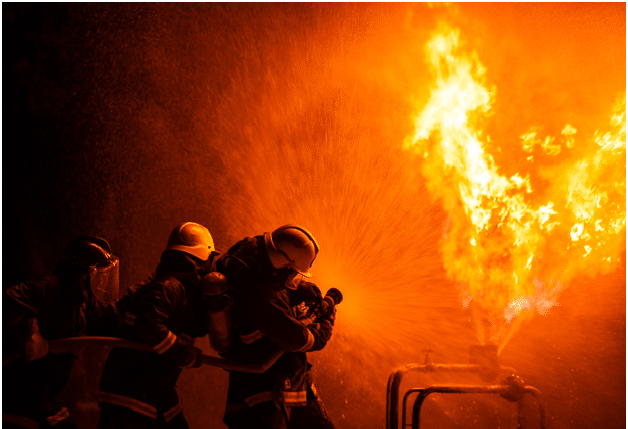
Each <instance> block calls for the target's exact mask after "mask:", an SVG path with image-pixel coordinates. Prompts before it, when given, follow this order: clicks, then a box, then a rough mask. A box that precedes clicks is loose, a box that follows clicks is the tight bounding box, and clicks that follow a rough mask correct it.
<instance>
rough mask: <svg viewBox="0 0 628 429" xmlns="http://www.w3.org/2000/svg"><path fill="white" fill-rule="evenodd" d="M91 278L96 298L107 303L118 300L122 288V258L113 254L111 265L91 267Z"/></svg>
mask: <svg viewBox="0 0 628 429" xmlns="http://www.w3.org/2000/svg"><path fill="white" fill-rule="evenodd" d="M89 280H90V286H91V289H92V293H93V294H94V296H96V298H98V299H99V300H100V301H102V302H105V303H114V302H116V301H117V300H118V291H119V288H120V283H119V282H120V259H118V257H117V256H113V255H111V263H110V264H109V265H107V266H104V267H98V266H92V267H90V269H89Z"/></svg>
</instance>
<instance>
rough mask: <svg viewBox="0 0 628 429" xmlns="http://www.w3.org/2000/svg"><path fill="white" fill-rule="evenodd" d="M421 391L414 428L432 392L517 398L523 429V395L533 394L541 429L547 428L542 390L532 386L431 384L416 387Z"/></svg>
mask: <svg viewBox="0 0 628 429" xmlns="http://www.w3.org/2000/svg"><path fill="white" fill-rule="evenodd" d="M514 389H517V393H518V395H517V398H513V397H512V395H513V390H514ZM416 391H418V392H419V395H418V396H417V398H416V400H415V401H414V406H413V407H412V429H418V428H419V425H420V412H421V405H423V402H424V401H425V399H426V398H427V396H428V395H430V394H432V393H492V394H499V395H501V396H502V397H504V398H505V399H507V400H512V399H515V400H516V401H517V402H518V403H519V404H518V408H517V412H518V418H517V427H518V428H519V429H523V426H522V420H521V418H520V416H521V397H522V396H523V395H524V394H529V395H532V396H534V397H535V398H536V400H537V403H538V405H539V416H540V425H541V429H545V410H544V409H543V405H542V403H541V400H540V393H541V392H540V391H539V390H538V389H536V388H534V387H531V386H523V387H521V388H519V387H518V386H517V387H515V386H514V385H513V384H507V385H497V386H430V387H426V388H423V389H416Z"/></svg>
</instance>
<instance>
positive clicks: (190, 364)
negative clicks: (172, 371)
mask: <svg viewBox="0 0 628 429" xmlns="http://www.w3.org/2000/svg"><path fill="white" fill-rule="evenodd" d="M201 354H203V352H202V350H201V349H199V348H198V347H194V346H190V348H189V349H188V354H187V357H186V358H185V359H184V360H183V361H182V362H181V365H180V366H181V368H198V367H199V366H201V365H202V364H203V361H202V360H201Z"/></svg>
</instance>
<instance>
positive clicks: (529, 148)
mask: <svg viewBox="0 0 628 429" xmlns="http://www.w3.org/2000/svg"><path fill="white" fill-rule="evenodd" d="M426 50H427V56H428V62H429V64H430V68H431V70H432V72H433V75H434V77H435V83H434V86H433V88H432V92H431V98H430V100H429V101H428V103H427V105H425V106H424V107H423V108H422V109H421V110H420V111H419V112H418V113H417V114H416V117H415V127H416V128H415V133H414V135H413V136H408V138H407V139H406V142H405V147H406V148H408V149H412V150H414V151H417V153H418V154H420V155H421V156H422V158H423V159H422V173H423V175H424V177H425V178H426V181H427V185H428V188H429V189H430V192H431V193H432V195H433V196H434V197H435V198H437V199H439V200H441V201H442V203H443V205H444V208H445V210H446V211H447V212H448V213H449V220H448V222H447V228H448V229H447V230H446V231H445V234H443V239H442V242H441V252H442V257H443V261H444V266H445V268H446V270H447V273H448V275H449V276H450V277H451V278H453V279H455V280H456V281H458V282H460V283H461V284H462V285H463V305H464V306H468V305H469V302H471V301H473V302H475V303H476V304H477V305H479V306H480V307H481V308H482V309H483V310H484V311H486V312H487V313H488V314H489V315H490V316H489V317H490V318H491V320H492V323H493V327H494V329H493V332H492V334H491V336H490V340H491V341H493V342H499V341H502V344H503V342H504V341H505V340H507V338H509V336H510V335H511V334H508V332H507V330H506V329H505V327H504V326H505V325H506V324H512V322H513V320H516V319H521V316H522V315H523V314H528V315H529V314H531V313H532V311H533V310H534V309H536V311H537V312H538V313H540V314H543V315H545V314H547V312H548V311H549V310H550V309H551V308H552V307H553V306H554V305H557V297H558V295H559V293H560V291H561V290H563V289H564V288H565V287H566V285H567V284H568V282H569V281H570V280H572V279H573V278H574V277H575V276H576V275H583V274H586V275H591V276H592V275H595V274H598V273H605V272H609V271H611V270H613V269H615V268H616V267H617V263H618V262H619V260H620V259H619V258H620V254H621V253H622V251H624V250H625V239H624V234H623V233H622V232H623V231H625V227H626V204H625V200H626V193H625V189H626V183H625V175H626V166H625V152H626V113H625V111H626V97H625V94H623V96H621V97H620V98H619V99H618V102H617V105H616V106H615V108H614V111H613V115H612V118H611V121H610V130H609V131H607V132H605V133H602V132H600V131H598V132H597V133H596V134H595V136H594V139H593V140H594V141H592V142H591V141H590V142H581V141H579V140H578V132H577V129H576V128H575V127H574V126H572V125H570V124H566V125H565V126H564V128H563V130H562V132H561V135H560V136H559V137H558V138H557V137H553V136H542V135H541V128H539V127H537V126H532V127H530V128H529V131H528V132H526V133H524V134H523V135H521V136H520V141H521V145H520V147H517V148H511V149H509V150H513V151H518V153H517V156H521V157H522V159H526V168H525V169H524V171H518V172H516V173H515V174H512V175H510V176H506V175H504V174H502V173H501V171H502V170H503V169H500V166H499V165H497V164H496V162H495V158H494V157H493V155H491V153H492V151H496V150H497V147H498V146H497V145H496V144H495V143H494V142H493V141H492V140H491V138H490V136H488V135H486V134H485V133H484V132H483V130H482V125H483V122H486V120H487V119H488V118H489V116H490V113H491V106H492V104H493V102H494V100H495V98H496V89H495V88H494V87H490V86H488V85H487V83H486V69H485V67H484V66H483V65H482V64H481V62H480V60H479V58H478V56H477V54H476V53H475V52H471V53H466V52H464V50H463V44H462V42H461V40H460V37H459V32H458V31H457V30H453V29H449V28H445V29H443V31H441V32H440V34H437V35H436V36H435V37H433V38H432V39H431V40H430V41H429V42H428V43H427V45H426ZM518 323H520V321H519V322H518ZM512 325H513V326H514V325H517V323H515V324H512ZM499 326H501V328H500V327H499ZM511 330H512V329H511ZM480 336H481V337H482V335H481V334H480ZM502 347H503V346H502Z"/></svg>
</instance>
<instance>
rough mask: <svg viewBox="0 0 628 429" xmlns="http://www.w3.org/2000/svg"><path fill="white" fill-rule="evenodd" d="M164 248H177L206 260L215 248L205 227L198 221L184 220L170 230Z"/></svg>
mask: <svg viewBox="0 0 628 429" xmlns="http://www.w3.org/2000/svg"><path fill="white" fill-rule="evenodd" d="M166 250H179V251H181V252H185V253H188V254H190V255H192V256H195V257H197V258H199V259H201V260H203V261H206V260H207V259H208V258H209V255H210V254H211V253H212V252H215V251H216V248H215V247H214V240H213V239H212V236H211V234H210V233H209V230H208V229H207V228H205V227H204V226H203V225H199V224H198V223H194V222H185V223H182V224H181V225H179V226H177V227H176V228H175V229H174V230H173V231H172V233H171V234H170V238H169V239H168V246H167V248H166Z"/></svg>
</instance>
